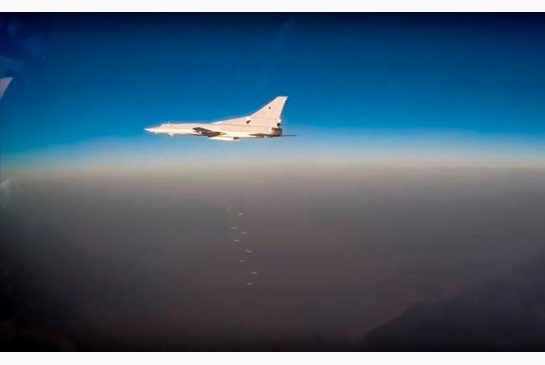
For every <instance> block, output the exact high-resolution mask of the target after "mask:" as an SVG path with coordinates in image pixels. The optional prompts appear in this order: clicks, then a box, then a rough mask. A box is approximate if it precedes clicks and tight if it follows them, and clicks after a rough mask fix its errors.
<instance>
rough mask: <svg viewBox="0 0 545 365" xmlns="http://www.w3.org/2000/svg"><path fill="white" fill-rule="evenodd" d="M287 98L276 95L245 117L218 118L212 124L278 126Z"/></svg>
mask: <svg viewBox="0 0 545 365" xmlns="http://www.w3.org/2000/svg"><path fill="white" fill-rule="evenodd" d="M287 99H288V97H287V96H277V97H276V98H274V99H273V100H272V101H270V102H269V103H268V104H266V105H265V106H263V107H262V108H261V109H259V110H258V111H256V112H255V113H253V114H250V115H249V116H247V117H238V118H233V119H227V120H220V121H219V122H215V123H214V124H231V125H251V126H259V127H270V128H280V123H281V120H280V115H281V114H282V109H283V108H284V104H285V103H286V100H287Z"/></svg>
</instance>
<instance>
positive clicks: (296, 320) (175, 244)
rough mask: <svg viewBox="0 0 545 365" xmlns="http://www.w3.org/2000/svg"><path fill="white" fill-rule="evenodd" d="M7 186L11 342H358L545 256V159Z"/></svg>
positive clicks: (5, 321) (53, 178)
mask: <svg viewBox="0 0 545 365" xmlns="http://www.w3.org/2000/svg"><path fill="white" fill-rule="evenodd" d="M9 185H10V187H9V189H8V188H5V190H6V191H3V199H4V200H3V207H2V220H1V229H2V230H1V234H2V240H1V242H2V243H1V251H2V252H1V254H2V255H1V257H0V261H1V265H2V273H1V275H2V303H3V304H2V317H1V326H0V332H1V335H2V336H3V338H4V339H6V338H7V339H8V340H9V341H12V342H13V341H14V343H17V342H16V341H17V339H18V338H19V337H20V334H21V333H31V334H35V335H36V337H37V338H39V339H41V338H43V337H44V336H45V337H46V338H48V341H51V342H53V343H57V344H59V343H60V344H62V346H66V347H67V348H77V349H220V350H229V349H246V350H251V349H357V348H358V346H359V344H361V343H362V341H363V339H364V338H365V336H366V335H367V334H368V333H369V332H370V331H372V330H373V329H375V328H377V327H380V326H381V325H383V324H384V323H387V322H389V321H391V320H392V319H394V318H396V317H397V316H399V315H400V314H402V313H404V311H405V310H406V309H407V308H408V307H409V306H411V305H414V304H415V303H434V302H438V301H442V300H448V298H451V297H455V296H456V295H458V294H459V293H462V292H465V291H467V290H471V288H475V287H479V286H482V285H485V284H486V283H487V282H489V281H490V280H495V279H496V278H498V277H506V276H507V277H509V275H510V273H512V272H513V271H514V270H518V269H520V267H524V266H525V265H526V264H527V263H528V262H530V261H532V260H534V258H535V257H536V256H538V257H539V256H540V255H543V254H544V253H545V228H544V225H543V222H545V188H544V187H545V172H544V171H543V170H529V169H477V168H469V169H426V168H421V169H398V168H384V169H379V168H375V169H372V168H338V169H336V168H321V169H318V168H317V169H310V168H308V169H296V168H285V169H283V168H280V167H277V168H274V169H272V170H267V169H256V168H250V167H246V168H244V167H243V168H241V167H237V168H236V171H231V170H229V169H228V168H224V169H218V170H215V171H208V170H207V169H206V168H204V167H203V168H194V167H192V168H190V169H179V171H176V169H165V170H160V169H158V170H155V171H146V172H137V171H132V172H127V171H124V172H117V173H116V172H115V171H110V170H109V171H98V170H97V171H80V172H77V171H74V172H67V171H63V172H59V173H58V174H54V173H49V174H47V173H34V174H26V175H25V174H22V175H20V176H18V177H14V178H12V179H11V180H10V184H9ZM5 186H6V184H4V187H5ZM7 190H9V191H7ZM239 213H242V214H239ZM234 226H235V227H238V228H237V229H236V230H234V229H232V227H234ZM242 231H245V232H247V234H245V235H243V234H242V233H241V232H242ZM234 239H239V240H240V242H233V240H234ZM246 249H249V250H250V251H251V253H248V252H245V250H246ZM541 257H543V256H541ZM241 259H243V260H245V261H244V262H239V260H241ZM251 271H257V272H258V273H257V274H251ZM248 282H252V283H253V285H247V283H248ZM514 294H515V293H512V292H509V291H507V292H506V293H505V295H506V296H507V297H508V296H510V295H514ZM541 305H543V303H541ZM468 320H469V321H471V320H473V319H472V318H468ZM18 336H19V337H18ZM35 341H38V343H40V340H35ZM59 346H61V345H59Z"/></svg>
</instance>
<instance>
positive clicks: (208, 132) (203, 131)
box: [193, 127, 223, 138]
mask: <svg viewBox="0 0 545 365" xmlns="http://www.w3.org/2000/svg"><path fill="white" fill-rule="evenodd" d="M193 130H194V131H195V132H197V133H200V134H201V135H203V136H206V137H208V138H210V137H217V136H221V135H222V134H223V133H222V132H217V131H212V130H210V129H206V128H202V127H196V128H193Z"/></svg>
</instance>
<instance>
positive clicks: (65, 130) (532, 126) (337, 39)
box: [0, 14, 545, 165]
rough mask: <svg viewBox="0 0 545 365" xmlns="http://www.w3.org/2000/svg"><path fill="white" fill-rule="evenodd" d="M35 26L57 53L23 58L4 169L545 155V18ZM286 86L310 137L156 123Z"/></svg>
mask: <svg viewBox="0 0 545 365" xmlns="http://www.w3.org/2000/svg"><path fill="white" fill-rule="evenodd" d="M21 19H22V20H23V21H24V22H26V23H28V24H30V25H31V26H37V27H43V28H44V29H46V30H47V33H48V37H47V42H46V46H47V51H46V52H45V53H44V55H43V57H41V58H40V59H38V60H33V61H29V62H27V64H25V67H24V69H23V71H22V72H20V74H19V75H17V77H16V79H15V81H14V82H13V83H12V85H11V87H10V89H9V90H8V92H7V93H6V95H5V97H4V99H3V100H2V102H1V104H0V118H1V120H2V122H1V130H0V132H1V135H0V138H1V145H0V151H1V153H2V155H3V158H2V160H3V164H7V165H9V164H17V163H22V162H25V161H26V162H29V161H31V162H32V161H34V163H36V164H40V161H42V160H41V158H42V157H43V158H44V159H43V161H46V160H47V161H49V162H50V163H54V160H55V159H57V158H58V159H62V160H63V161H70V160H71V159H73V160H74V163H78V161H92V160H93V158H94V157H93V156H102V157H101V158H103V159H106V160H107V159H114V160H115V159H116V158H119V157H120V156H121V155H123V156H124V158H125V159H130V158H131V156H134V159H137V158H139V157H141V156H142V155H147V156H148V157H149V154H150V153H151V154H153V152H154V151H158V150H160V151H162V152H163V153H165V154H168V153H171V152H172V153H180V154H184V155H185V156H188V155H190V156H192V158H196V157H195V156H198V154H203V155H206V156H209V157H216V158H220V159H221V157H222V156H225V155H226V154H227V155H228V154H233V155H236V154H237V153H245V152H255V153H271V152H272V153H274V151H275V149H277V148H281V149H282V152H281V153H282V154H285V155H289V154H290V153H291V152H292V151H293V152H298V153H301V154H306V155H309V156H312V157H313V158H315V159H320V157H321V156H323V155H326V156H329V157H331V156H333V157H332V158H333V159H334V158H335V156H338V157H339V158H341V157H343V158H344V157H345V156H346V155H347V154H349V155H356V156H357V155H360V154H361V155H364V154H367V155H369V154H371V155H372V153H376V154H381V153H382V154H384V155H388V154H392V155H406V154H411V153H416V152H418V153H417V155H418V156H423V155H427V154H428V155H430V156H433V155H441V154H442V153H443V154H445V155H449V156H450V155H456V154H459V155H460V156H468V155H482V156H501V158H507V159H509V158H522V159H525V158H533V157H536V158H538V159H539V158H540V159H542V160H545V103H544V102H543V101H544V100H545V67H543V65H545V47H543V44H544V41H545V17H544V16H543V15H541V14H526V15H525V14H503V15H501V14H500V15H490V14H405V15H400V14H361V15H358V14H349V15H348V14H345V15H343V14H320V15H308V14H295V15H290V14H274V15H266V14H262V15H256V14H247V15H240V14H231V15H229V14H224V15H220V14H211V15H191V14H182V15H176V14H171V15H160V14H158V15H153V14H138V15H122V14H110V15H104V14H95V15H92V14H88V15H77V14H76V15H68V14H67V15H49V16H42V17H41V18H39V19H37V20H36V19H34V18H25V17H24V16H21ZM35 22H36V23H37V24H34V23H35ZM276 95H288V97H289V99H288V103H287V105H286V109H285V113H284V120H285V124H286V126H285V127H286V130H287V132H289V133H296V134H298V135H299V137H298V138H296V139H287V138H286V139H283V140H282V141H245V142H241V143H238V144H236V145H237V147H230V146H229V147H226V146H224V144H223V143H215V142H214V143H211V141H206V140H204V139H203V140H201V139H199V140H196V139H195V138H191V137H187V138H184V137H180V138H174V139H173V140H169V139H164V138H162V137H159V136H152V135H147V134H146V133H145V132H144V131H143V128H144V127H145V126H148V125H150V124H156V123H158V122H161V121H163V120H176V119H179V120H197V121H199V120H202V121H205V120H207V119H218V118H222V117H229V116H234V115H239V114H246V113H248V112H251V111H253V110H255V109H257V108H258V107H259V106H260V105H262V104H264V103H265V102H266V101H268V100H269V99H271V98H273V97H274V96H276ZM259 143H266V145H264V146H259V145H257V144H259ZM371 152H372V153H371ZM78 159H79V160H78Z"/></svg>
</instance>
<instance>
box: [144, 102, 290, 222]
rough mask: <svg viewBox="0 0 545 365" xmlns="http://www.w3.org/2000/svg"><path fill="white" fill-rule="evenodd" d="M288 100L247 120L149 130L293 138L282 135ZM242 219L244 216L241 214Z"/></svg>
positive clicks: (218, 137) (224, 138) (221, 138)
mask: <svg viewBox="0 0 545 365" xmlns="http://www.w3.org/2000/svg"><path fill="white" fill-rule="evenodd" d="M286 99H287V97H286V96H277V97H276V98H274V100H272V101H271V102H270V103H268V104H267V105H265V106H264V107H262V108H261V109H259V110H258V111H256V112H255V113H253V114H250V115H248V116H246V117H238V118H232V119H226V120H220V121H217V122H213V123H177V122H166V123H162V124H160V125H158V126H155V127H150V128H146V131H148V132H152V133H164V134H168V135H170V136H173V135H175V134H181V135H193V136H205V137H208V139H213V140H216V141H238V140H239V139H241V138H272V137H292V136H293V135H285V134H284V135H283V134H282V120H281V119H280V115H281V114H282V109H283V108H284V103H285V102H286ZM239 215H241V214H239Z"/></svg>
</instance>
